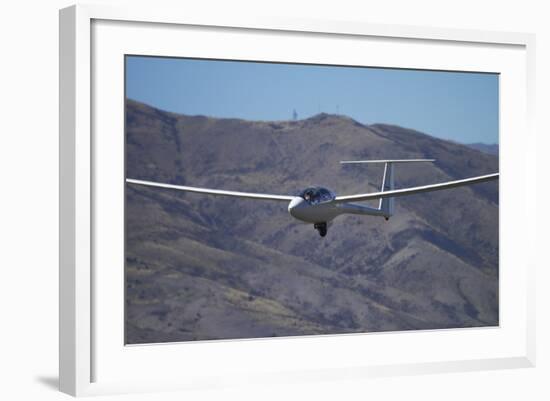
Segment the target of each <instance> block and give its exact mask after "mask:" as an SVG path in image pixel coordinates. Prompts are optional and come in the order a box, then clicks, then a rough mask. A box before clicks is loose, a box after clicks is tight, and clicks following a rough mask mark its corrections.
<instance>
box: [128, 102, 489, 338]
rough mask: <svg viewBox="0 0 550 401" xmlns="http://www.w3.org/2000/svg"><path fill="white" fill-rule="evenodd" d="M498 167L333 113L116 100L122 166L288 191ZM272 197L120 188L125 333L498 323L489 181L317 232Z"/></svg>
mask: <svg viewBox="0 0 550 401" xmlns="http://www.w3.org/2000/svg"><path fill="white" fill-rule="evenodd" d="M381 158H435V159H437V161H436V163H434V164H431V163H418V164H411V165H407V166H397V167H396V187H397V188H400V187H406V186H413V185H422V184H429V183H436V182H442V181H447V180H453V179H460V178H466V177H471V176H475V175H482V174H487V173H492V172H495V171H498V157H497V156H494V155H490V154H484V153H481V152H479V151H477V150H474V149H471V148H469V147H468V146H464V145H460V144H456V143H452V142H448V141H444V140H440V139H437V138H433V137H430V136H428V135H425V134H422V133H420V132H417V131H413V130H410V129H406V128H402V127H398V126H394V125H387V124H374V125H363V124H360V123H358V122H357V121H354V120H353V119H351V118H348V117H345V116H341V115H329V114H319V115H316V116H314V117H311V118H308V119H304V120H297V121H245V120H239V119H217V118H210V117H205V116H187V115H178V114H174V113H168V112H164V111H161V110H158V109H155V108H153V107H150V106H147V105H145V104H142V103H138V102H135V101H132V100H127V102H126V176H127V177H129V178H134V179H142V180H152V181H158V182H165V183H175V184H186V185H192V186H202V187H207V188H221V189H229V190H240V191H252V192H266V193H275V194H297V193H298V192H299V191H300V190H301V189H303V188H305V187H308V186H311V185H321V186H325V187H327V188H330V189H332V190H334V191H335V192H336V193H337V194H340V195H344V194H353V193H363V192H367V191H376V190H378V189H379V186H380V181H381V176H382V169H383V166H369V167H365V166H357V165H346V166H341V165H340V164H339V161H340V160H345V159H347V160H350V159H381ZM286 208H287V205H286V204H284V203H282V202H270V201H265V202H263V201H257V200H247V199H236V198H226V197H211V196H207V195H200V194H192V193H184V192H181V191H175V190H166V189H159V188H151V187H144V186H139V185H134V184H127V185H126V265H125V276H126V317H125V319H126V342H127V343H134V344H135V343H151V342H167V341H187V340H206V339H220V338H248V337H269V336H293V335H302V334H327V333H350V332H373V331H389V330H413V329H437V328H453V327H479V326H494V325H498V323H499V320H498V316H499V310H498V304H499V303H498V277H499V274H498V232H499V231H498V229H499V228H498V182H490V183H483V184H478V185H475V186H470V187H460V188H456V189H452V190H446V191H439V192H433V193H427V194H417V195H413V196H410V197H403V198H398V199H397V200H396V213H395V215H394V216H393V217H392V218H391V219H390V220H389V221H385V220H384V219H382V218H376V217H370V216H353V215H347V216H340V217H338V218H337V219H335V220H334V222H333V223H332V224H331V225H330V227H329V232H328V235H327V236H326V237H325V238H321V237H320V236H319V235H318V233H317V232H316V231H315V230H314V229H313V227H312V226H311V225H306V224H301V223H299V222H297V221H296V220H294V219H292V218H291V217H290V216H289V215H288V213H287V210H286Z"/></svg>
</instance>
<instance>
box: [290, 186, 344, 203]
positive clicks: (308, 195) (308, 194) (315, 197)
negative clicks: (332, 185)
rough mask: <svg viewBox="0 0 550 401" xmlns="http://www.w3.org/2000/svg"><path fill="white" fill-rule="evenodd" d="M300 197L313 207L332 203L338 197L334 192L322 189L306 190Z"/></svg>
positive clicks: (312, 188)
mask: <svg viewBox="0 0 550 401" xmlns="http://www.w3.org/2000/svg"><path fill="white" fill-rule="evenodd" d="M299 196H300V197H301V198H303V199H305V200H306V201H307V202H308V203H310V204H312V205H316V204H318V203H324V202H330V201H331V200H333V199H334V198H335V197H336V195H335V194H334V193H333V192H331V191H329V190H328V189H326V188H322V187H311V188H306V189H304V190H303V191H302V192H300V195H299Z"/></svg>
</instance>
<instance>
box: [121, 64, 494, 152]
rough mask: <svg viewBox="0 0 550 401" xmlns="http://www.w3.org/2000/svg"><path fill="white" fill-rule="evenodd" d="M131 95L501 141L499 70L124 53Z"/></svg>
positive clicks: (169, 104) (217, 109)
mask: <svg viewBox="0 0 550 401" xmlns="http://www.w3.org/2000/svg"><path fill="white" fill-rule="evenodd" d="M126 96H127V97H128V98H130V99H135V100H138V101H141V102H144V103H147V104H149V105H152V106H154V107H157V108H159V109H163V110H167V111H172V112H176V113H183V114H189V115H197V114H202V115H207V116H213V117H235V118H243V119H247V120H289V119H291V118H292V112H293V110H294V109H295V110H296V112H297V113H298V118H299V119H302V118H307V117H310V116H312V115H315V114H318V113H319V112H325V113H333V114H335V113H339V114H344V115H347V116H350V117H352V118H353V119H355V120H357V121H360V122H361V123H364V124H373V123H387V124H396V125H400V126H403V127H407V128H413V129H416V130H418V131H422V132H425V133H427V134H429V135H433V136H436V137H440V138H444V139H451V140H454V141H457V142H462V143H471V142H484V143H498V75H496V74H483V73H479V74H478V73H456V72H440V71H423V70H400V69H383V68H365V67H340V66H318V65H300V64H275V63H254V62H241V61H217V60H197V59H182V58H162V57H140V56H127V58H126Z"/></svg>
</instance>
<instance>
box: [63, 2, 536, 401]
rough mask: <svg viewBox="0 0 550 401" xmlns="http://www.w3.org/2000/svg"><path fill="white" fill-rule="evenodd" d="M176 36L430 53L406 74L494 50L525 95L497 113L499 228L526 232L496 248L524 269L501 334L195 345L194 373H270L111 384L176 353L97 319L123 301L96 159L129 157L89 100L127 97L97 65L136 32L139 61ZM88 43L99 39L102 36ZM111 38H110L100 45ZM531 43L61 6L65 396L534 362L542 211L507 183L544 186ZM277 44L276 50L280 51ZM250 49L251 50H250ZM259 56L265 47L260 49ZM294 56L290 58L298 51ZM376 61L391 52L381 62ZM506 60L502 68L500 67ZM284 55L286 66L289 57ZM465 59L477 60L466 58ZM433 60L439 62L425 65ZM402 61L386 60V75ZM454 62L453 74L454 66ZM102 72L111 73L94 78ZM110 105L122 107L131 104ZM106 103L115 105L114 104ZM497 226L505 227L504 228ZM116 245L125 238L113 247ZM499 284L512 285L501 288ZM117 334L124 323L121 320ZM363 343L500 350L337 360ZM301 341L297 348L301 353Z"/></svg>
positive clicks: (512, 275)
mask: <svg viewBox="0 0 550 401" xmlns="http://www.w3.org/2000/svg"><path fill="white" fill-rule="evenodd" d="M117 24H118V25H117ZM125 24H126V25H125ZM128 24H130V25H128ZM132 24H133V25H132ZM178 27H179V28H181V30H183V31H182V33H181V34H182V35H186V34H189V33H186V32H185V27H192V28H193V29H194V30H196V31H200V32H203V31H204V32H206V35H208V34H209V31H212V32H214V33H215V35H214V36H217V37H219V35H226V36H227V37H228V35H230V34H231V35H233V34H236V35H241V33H243V35H242V36H243V37H244V36H245V35H244V33H246V34H250V35H254V34H261V35H263V40H266V41H270V40H273V41H274V42H273V44H276V42H277V41H278V40H282V39H280V35H284V36H285V37H287V38H288V37H293V35H294V36H296V38H298V37H299V38H305V39H304V40H326V41H330V40H331V38H339V40H340V39H341V40H342V43H344V41H346V40H350V41H362V40H374V41H376V40H378V41H385V44H384V45H385V46H386V45H391V43H393V42H395V43H397V42H399V41H407V45H412V44H414V46H416V45H418V46H421V45H422V46H423V45H427V47H426V50H425V51H426V52H427V53H426V55H427V57H426V59H425V60H415V61H413V62H409V64H408V65H406V66H405V65H400V66H401V67H408V68H432V69H453V68H454V69H457V70H468V68H469V67H468V65H467V64H466V63H465V64H463V65H460V64H458V63H457V62H455V64H453V61H452V60H453V53H455V52H456V53H460V52H462V51H464V52H469V51H474V52H478V53H479V54H483V53H484V52H486V51H489V50H490V49H495V50H494V51H495V57H494V58H493V59H492V60H491V61H490V62H489V61H487V64H486V65H487V66H488V67H487V68H488V69H489V70H491V72H499V73H502V71H504V70H506V71H509V75H507V76H510V77H515V78H510V79H509V82H508V81H506V82H504V84H503V85H509V86H506V87H505V88H506V89H512V88H515V89H517V90H518V91H519V92H517V93H519V96H518V99H513V100H512V99H509V97H510V91H509V90H504V91H503V92H502V95H501V96H502V97H501V113H503V114H504V113H505V115H504V116H503V115H501V121H504V123H503V126H502V131H503V134H502V137H501V196H502V199H501V219H503V218H504V220H503V221H504V222H505V223H506V224H504V228H505V229H506V228H508V231H510V228H513V229H521V231H522V233H524V236H522V238H514V237H513V235H512V233H510V232H508V231H506V232H503V231H501V244H504V245H506V248H505V249H506V250H505V251H503V250H502V248H504V247H501V264H502V263H503V262H505V263H504V265H506V262H507V261H508V260H509V261H514V262H516V261H519V262H518V263H516V264H519V265H520V267H521V268H518V269H515V270H513V269H506V268H505V269H504V270H503V272H504V274H503V276H502V280H503V282H504V284H501V290H503V292H501V294H502V295H501V296H502V298H503V299H502V300H501V309H502V313H503V314H504V315H503V319H502V322H501V326H500V327H498V328H489V329H484V330H460V329H458V330H449V331H444V330H439V331H433V332H430V333H423V334H422V335H420V336H417V337H416V339H415V338H414V336H415V334H414V333H410V334H412V336H413V337H410V334H399V333H387V334H377V335H370V337H368V338H367V337H365V336H363V335H346V336H326V337H323V338H319V337H315V336H311V337H306V338H301V339H269V340H247V341H238V340H235V341H230V342H223V341H221V342H203V343H201V344H197V345H194V346H186V347H187V348H185V349H184V350H183V352H185V353H186V355H187V356H188V359H187V360H188V361H191V362H189V364H193V361H194V359H193V358H195V362H197V361H198V360H197V358H198V356H199V355H210V356H211V357H215V356H216V355H225V356H226V357H227V358H230V357H234V358H235V359H243V361H245V362H242V363H241V365H244V364H245V363H246V362H247V361H253V360H254V359H253V356H252V354H254V355H262V356H263V357H264V358H267V360H268V363H266V364H265V366H256V367H255V368H254V369H250V368H247V367H246V366H237V365H238V364H237V365H235V366H233V367H234V369H232V366H231V364H227V365H224V366H221V367H220V368H219V369H218V370H217V371H215V372H211V373H208V374H207V373H205V372H206V370H201V369H200V366H195V367H196V369H191V370H190V371H188V372H187V374H186V377H185V379H183V378H180V377H178V376H177V375H169V374H164V375H163V374H162V372H160V373H159V375H158V376H156V377H153V373H152V372H141V371H138V370H137V368H136V369H134V370H132V369H125V371H127V372H129V373H128V374H127V375H126V376H124V375H117V374H116V371H119V370H120V369H118V368H119V367H120V366H121V365H120V366H119V365H117V364H118V363H126V364H127V365H126V366H134V367H135V366H138V365H139V363H138V364H136V361H138V362H139V361H140V360H143V361H147V363H144V364H143V365H149V364H151V362H152V361H156V363H158V361H163V360H165V361H166V364H165V365H166V366H167V369H169V368H170V366H171V365H172V362H169V361H168V358H171V356H170V354H173V353H174V349H173V348H170V347H171V346H170V345H156V346H149V347H140V348H139V350H138V348H133V347H130V349H127V348H125V347H124V344H123V340H122V338H115V339H113V338H114V337H113V333H115V337H116V332H113V333H111V332H109V331H108V329H106V327H108V326H110V323H109V322H111V323H112V322H114V320H110V321H109V320H108V319H116V317H117V316H118V317H119V318H120V319H122V318H121V316H120V313H118V312H115V313H113V315H112V316H110V317H107V316H106V314H105V313H102V312H101V311H102V310H103V309H102V306H101V302H100V301H98V297H102V299H103V301H106V302H108V303H112V304H116V305H118V303H117V300H120V296H119V297H118V298H117V296H116V295H113V294H114V292H116V291H119V292H120V294H122V292H123V287H122V286H119V287H116V285H113V286H112V288H111V287H109V288H107V286H105V285H104V283H105V275H103V274H99V275H98V274H97V271H96V269H97V268H98V263H100V261H101V260H103V259H102V256H101V255H99V254H97V253H96V252H97V246H96V245H97V244H96V242H97V241H101V240H102V238H103V236H101V235H100V236H98V231H99V230H101V229H102V228H101V227H104V225H103V223H102V222H100V221H99V220H98V219H100V217H99V216H100V215H101V214H102V211H101V210H102V209H101V204H100V203H101V202H99V201H100V200H101V199H98V195H97V194H98V193H101V191H103V189H102V187H101V185H103V184H102V183H101V180H98V179H97V177H98V176H100V175H101V173H100V172H98V171H99V170H100V167H101V164H102V163H104V162H103V161H101V162H99V159H104V157H103V156H106V158H107V159H109V158H112V159H113V160H112V162H113V163H115V165H117V163H118V162H120V161H121V160H122V159H123V154H122V153H120V154H116V152H115V153H114V154H112V155H106V154H105V155H104V154H99V153H101V152H102V151H103V149H104V148H103V146H104V145H102V144H101V143H97V141H96V140H95V139H94V128H93V127H96V128H97V127H98V126H100V125H101V124H110V123H111V121H107V120H105V119H104V118H103V117H102V116H104V115H105V114H102V111H101V110H102V109H101V107H104V106H103V105H102V104H103V103H102V102H99V105H98V102H97V99H96V100H95V101H94V97H96V98H97V97H100V96H103V95H102V94H101V93H102V92H101V88H96V87H94V85H98V82H101V80H103V79H105V80H109V81H108V82H110V83H111V84H112V83H113V82H115V87H116V88H117V89H116V90H115V94H116V93H118V94H120V93H122V92H120V90H121V88H122V87H123V83H122V82H118V84H117V83H116V80H119V81H120V71H118V72H116V71H115V74H113V76H109V77H107V75H109V74H103V73H102V72H101V71H103V70H102V68H107V69H108V70H109V69H112V68H113V65H115V66H116V65H118V64H116V63H120V61H121V60H120V59H119V58H118V55H119V54H124V51H125V50H124V46H125V45H126V44H127V43H129V42H130V39H129V38H130V37H135V36H136V35H139V31H140V30H142V29H149V31H148V34H147V37H146V38H145V37H144V38H142V40H141V41H140V46H148V47H147V49H148V50H147V49H145V48H141V51H147V52H150V53H151V54H157V53H158V54H165V53H166V52H173V50H170V48H169V47H170V45H167V46H168V47H166V48H163V49H160V48H159V49H157V48H155V40H156V38H159V37H162V35H165V36H166V35H172V34H174V32H175V31H170V29H173V30H178V29H179V28H178ZM130 30H132V31H131V32H132V34H131V35H130V34H124V32H128V33H129V32H130ZM178 32H179V31H178ZM200 32H199V34H200ZM94 35H96V36H95V39H94ZM109 35H111V36H109ZM156 35H160V36H158V37H157V36H156ZM278 35H279V36H278ZM105 38H107V39H109V40H108V41H106V40H105ZM199 40H205V41H206V40H207V38H204V39H200V38H199ZM107 42H108V43H107ZM156 43H160V42H156ZM205 43H206V42H205ZM354 43H355V42H354ZM534 43H535V38H534V36H533V35H530V34H521V33H505V32H484V31H469V30H457V29H436V28H425V27H415V26H390V25H374V24H368V23H361V22H348V21H314V20H292V19H278V18H265V17H264V18H261V17H259V18H254V19H243V20H234V19H224V18H221V19H220V18H213V17H211V16H207V15H188V14H186V13H185V10H163V9H155V8H154V7H150V8H149V7H146V8H138V7H131V8H111V7H108V6H89V5H86V6H82V5H79V6H72V7H69V8H66V9H63V10H61V12H60V327H59V330H60V363H59V365H60V367H59V370H60V372H59V374H60V390H61V391H63V392H66V393H68V394H72V395H94V394H108V393H121V392H122V393H126V392H133V391H163V390H167V389H195V388H209V387H216V386H225V385H235V384H242V383H245V382H247V381H252V382H254V381H255V382H257V383H261V382H270V383H277V382H292V381H296V380H329V379H338V378H362V377H369V376H384V375H397V374H415V373H416V374H417V373H430V372H442V371H467V370H479V369H502V368H511V367H529V366H534V363H535V338H534V332H535V330H534V310H535V308H534V299H535V295H534V288H535V284H534V277H533V275H534V270H535V266H536V263H537V260H536V258H535V252H533V249H532V248H531V247H532V246H534V244H535V242H536V241H535V239H534V236H535V233H536V230H535V228H534V224H535V223H534V222H535V221H536V219H535V215H536V209H535V207H534V206H533V202H531V201H530V200H529V197H528V195H527V192H526V191H513V188H512V186H511V185H509V184H510V183H511V182H516V183H517V182H519V183H521V184H519V186H520V189H521V188H523V186H525V187H529V188H532V189H533V188H536V186H535V185H534V184H535V182H536V174H535V173H534V172H535V171H536V161H535V148H536V145H535V143H536V138H535V134H534V132H533V128H532V116H531V113H532V111H533V109H534V106H533V101H534V94H533V88H534ZM428 45H429V46H428ZM117 46H118V47H117ZM430 46H435V47H437V50H438V57H440V58H441V60H439V61H434V59H433V58H430V57H428V56H429V54H430V52H432V53H433V52H434V48H431V49H430ZM446 46H447V47H449V46H450V47H452V49H451V51H449V52H446ZM130 47H131V46H130ZM276 47H277V46H274V47H273V49H275V48H276ZM342 47H343V48H344V50H342V51H344V52H345V46H342ZM143 49H145V50H143ZM247 49H248V50H246V51H250V47H249V46H247ZM499 49H500V50H499ZM254 50H255V49H252V51H254ZM256 50H258V51H259V49H256ZM290 50H291V51H292V49H290ZM447 50H449V49H447ZM103 51H105V55H103V53H102V52H103ZM233 51H235V52H237V53H238V52H240V51H241V50H239V49H237V48H235V50H233ZM273 51H274V50H273ZM121 52H122V53H121ZM238 54H242V55H243V56H242V57H246V54H249V53H246V52H245V51H244V50H242V53H238ZM266 54H267V55H266ZM273 54H274V53H273ZM281 54H282V53H281ZM380 54H381V55H383V53H380ZM113 55H114V56H113ZM170 55H172V54H170ZM500 55H502V58H499V57H500ZM106 56H107V57H106ZM111 56H113V57H111ZM386 56H388V59H387V60H385V61H381V63H382V65H385V66H388V64H392V63H397V64H395V65H399V63H400V61H399V60H397V59H396V60H393V59H392V58H391V57H389V56H391V54H386ZM108 57H111V59H109V60H115V64H110V62H109V61H107V62H106V63H105V64H102V63H103V61H102V60H107V58H108ZM256 57H260V58H261V57H264V58H265V57H269V53H264V54H259V55H257V56H256ZM280 57H282V58H285V57H286V59H288V56H284V55H283V56H280ZM327 57H329V56H327ZM342 57H345V55H344V56H342ZM395 57H398V55H396V56H395ZM468 57H471V58H473V56H472V55H470V56H468ZM222 58H223V55H222ZM430 59H431V61H426V60H430ZM499 63H500V64H499ZM395 65H394V64H392V66H395ZM449 65H450V66H451V67H452V68H449ZM98 74H103V75H101V76H100V77H99V78H98V77H97V75H98ZM506 74H508V72H507V73H506ZM506 74H505V76H506ZM94 77H96V78H95V79H96V81H94V82H93V79H94ZM104 77H105V78H104ZM112 80H115V81H112ZM103 82H107V81H103ZM117 85H118V86H117ZM114 97H115V98H116V99H117V100H116V101H118V102H119V103H120V107H122V106H121V104H122V99H123V97H122V98H118V97H117V96H114ZM105 100H107V102H108V99H105ZM105 107H107V106H105ZM119 117H120V119H121V118H122V117H121V116H119ZM117 121H118V122H117V123H114V124H113V126H116V128H115V130H117V129H119V128H120V124H119V123H120V120H117ZM113 122H114V120H113ZM116 124H118V125H116ZM512 129H514V130H516V131H518V130H519V132H524V133H525V134H522V135H521V143H519V142H520V141H519V140H518V138H516V137H514V136H512V135H511V134H510V132H511V131H512ZM119 131H120V130H119ZM121 135H122V132H121ZM117 158H118V159H117ZM115 159H117V160H118V161H117V160H115ZM105 163H109V162H108V161H106V162H105ZM509 166H510V167H509ZM511 167H515V168H514V169H512V168H511ZM115 192H116V191H115ZM530 194H531V195H530V196H531V197H532V198H534V197H535V195H534V194H533V193H532V191H531V193H530ZM119 206H120V205H119ZM522 206H525V207H522ZM113 210H114V212H116V211H117V210H118V211H119V209H117V208H116V207H115V208H113ZM516 214H517V215H516ZM501 230H503V228H502V226H501ZM114 242H115V243H116V242H117V240H116V238H115V240H114ZM121 263H122V261H121ZM510 263H511V262H510ZM121 267H122V265H121ZM113 278H114V283H115V284H119V282H118V281H117V280H118V279H117V278H116V277H113ZM506 283H509V284H512V283H513V284H515V286H516V287H517V288H515V289H514V290H513V291H512V290H510V291H508V287H506V285H508V284H506ZM503 285H504V287H502V286H503ZM98 287H101V288H98ZM117 288H118V289H117ZM120 294H119V295H120ZM509 294H511V295H509ZM94 297H95V298H94ZM113 301H115V302H113ZM508 301H510V302H508ZM512 301H513V303H514V305H517V307H516V308H515V309H514V310H513V311H511V309H513V308H510V307H508V306H509V305H511V304H512ZM98 302H99V303H98ZM118 307H120V308H122V307H123V305H118ZM115 309H116V308H114V309H113V310H115ZM116 311H119V309H116ZM117 313H118V315H117ZM508 313H510V318H508V315H507V314H508ZM103 319H105V320H103ZM120 323H121V324H122V323H123V322H120ZM113 324H114V325H116V322H114V323H113ZM98 327H99V328H98ZM502 333H504V334H502ZM501 334H502V335H501ZM366 338H367V342H369V343H374V342H376V343H377V345H376V346H377V347H378V348H380V344H386V346H387V345H388V344H392V347H394V346H396V345H398V344H399V343H400V342H404V341H413V342H415V344H416V341H418V344H430V343H434V341H435V342H437V340H438V339H441V346H445V344H447V345H448V344H454V341H458V342H459V343H464V344H474V343H476V342H478V341H486V342H487V343H492V344H495V348H494V349H491V350H486V352H482V351H481V350H480V349H478V350H474V351H472V352H470V353H469V354H464V357H456V356H454V357H453V356H448V355H447V356H446V355H443V354H442V356H441V358H440V359H437V358H428V359H425V358H420V357H419V356H418V355H419V354H418V355H417V354H414V353H411V354H410V355H408V356H406V357H405V358H401V359H399V358H391V357H390V356H388V353H387V352H386V353H384V352H383V351H382V352H381V354H380V357H379V358H378V357H375V356H374V353H372V354H370V355H372V360H366V359H365V358H364V355H362V354H361V352H355V353H353V352H352V353H348V354H349V356H339V352H337V351H338V350H340V349H342V347H352V349H353V348H355V349H361V348H363V347H365V346H366V345H367V344H366V342H365V341H366V340H365V339H366ZM386 339H387V343H386ZM297 341H298V343H296V342H297ZM111 342H112V343H113V344H115V345H112V347H115V346H116V347H118V345H116V344H119V345H120V350H118V351H116V352H112V351H113V349H112V348H109V346H111V345H109V346H106V345H105V344H107V343H111ZM296 344H298V346H296ZM346 344H351V345H346ZM409 344H410V343H409ZM434 344H435V343H434ZM193 347H194V348H193ZM434 347H437V345H434ZM180 348H181V345H180ZM268 349H270V350H268ZM321 349H323V350H324V352H325V353H324V357H323V358H322V360H321V359H317V358H316V355H317V354H318V351H319V350H321ZM460 350H461V347H460V345H459V346H458V347H457V348H456V350H455V351H456V352H457V354H455V355H460V354H459V353H460V352H461V351H460ZM179 351H181V349H179ZM179 351H178V352H179ZM419 352H420V351H419ZM289 353H293V354H296V355H300V353H303V354H302V356H304V358H301V359H300V361H302V360H304V362H303V363H301V362H296V363H295V362H291V361H290V360H288V358H287V359H285V358H284V357H283V358H280V359H277V360H275V357H274V355H275V354H278V355H282V356H285V355H288V354H289ZM427 353H428V352H427V351H426V354H427ZM114 354H117V355H119V354H120V358H121V359H116V358H118V357H115V356H113V359H109V358H111V355H114ZM145 354H146V355H145ZM249 354H250V355H249ZM306 356H307V357H306ZM124 358H127V359H126V361H123V359H124ZM144 358H147V359H144ZM149 358H150V359H149ZM269 358H272V359H271V360H270V359H269ZM308 358H309V360H308ZM346 358H347V359H346ZM98 361H100V362H98ZM106 365H109V366H114V368H113V369H112V371H111V372H108V374H103V373H102V372H101V370H102V369H103V368H101V366H103V367H104V370H106V369H107V367H106ZM197 365H198V364H197ZM221 365H223V364H221ZM205 369H208V367H207V368H205ZM132 374H134V375H135V376H132Z"/></svg>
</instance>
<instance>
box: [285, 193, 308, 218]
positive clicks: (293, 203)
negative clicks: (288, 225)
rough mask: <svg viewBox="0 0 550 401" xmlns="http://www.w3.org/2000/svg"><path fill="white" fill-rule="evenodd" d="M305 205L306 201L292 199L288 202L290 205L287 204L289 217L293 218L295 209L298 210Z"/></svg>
mask: <svg viewBox="0 0 550 401" xmlns="http://www.w3.org/2000/svg"><path fill="white" fill-rule="evenodd" d="M305 203H306V201H305V200H304V199H302V198H300V197H298V196H297V197H295V198H294V199H292V200H291V201H290V203H289V204H288V212H289V213H290V215H291V216H294V213H293V211H294V210H295V209H298V208H299V207H301V206H303V205H304V204H305Z"/></svg>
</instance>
